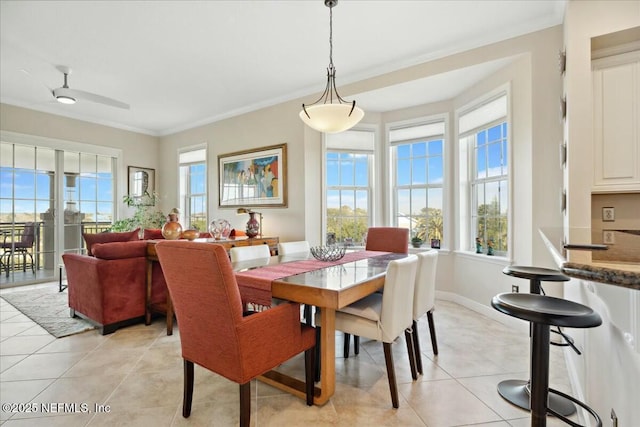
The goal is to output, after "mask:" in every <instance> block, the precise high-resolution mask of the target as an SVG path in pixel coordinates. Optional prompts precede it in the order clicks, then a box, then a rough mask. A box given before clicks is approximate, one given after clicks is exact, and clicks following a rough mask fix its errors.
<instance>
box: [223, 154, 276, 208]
mask: <svg viewBox="0 0 640 427" xmlns="http://www.w3.org/2000/svg"><path fill="white" fill-rule="evenodd" d="M218 163H219V164H218V166H219V167H218V170H219V180H218V183H219V206H220V207H251V206H274V207H276V206H280V207H282V206H287V144H280V145H272V146H269V147H263V148H258V149H254V150H246V151H238V152H235V153H229V154H221V155H219V156H218Z"/></svg>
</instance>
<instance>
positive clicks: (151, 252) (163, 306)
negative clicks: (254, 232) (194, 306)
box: [144, 237, 280, 335]
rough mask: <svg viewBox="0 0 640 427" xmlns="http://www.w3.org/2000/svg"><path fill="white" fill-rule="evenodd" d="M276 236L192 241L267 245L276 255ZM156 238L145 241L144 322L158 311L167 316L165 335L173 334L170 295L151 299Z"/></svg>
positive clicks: (147, 323)
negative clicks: (164, 300) (156, 301)
mask: <svg viewBox="0 0 640 427" xmlns="http://www.w3.org/2000/svg"><path fill="white" fill-rule="evenodd" d="M279 241H280V240H279V238H278V237H253V238H248V237H238V238H235V239H226V240H216V239H195V240H194V242H199V243H203V244H206V243H215V244H218V245H222V246H224V247H225V249H226V250H227V253H228V252H229V250H230V249H231V248H234V247H238V246H255V245H269V251H270V252H271V255H278V242H279ZM157 242H158V241H157V240H149V241H148V242H147V289H146V298H145V317H144V319H145V324H146V325H150V324H151V315H152V314H153V313H160V314H164V315H166V316H167V335H173V304H172V303H171V297H170V296H169V293H168V292H167V300H166V302H164V303H153V302H152V301H151V285H152V283H153V263H154V262H158V254H157V253H156V243H157Z"/></svg>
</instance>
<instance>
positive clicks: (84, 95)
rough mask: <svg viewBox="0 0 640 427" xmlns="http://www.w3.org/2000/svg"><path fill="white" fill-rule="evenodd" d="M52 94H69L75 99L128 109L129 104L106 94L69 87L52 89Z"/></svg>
mask: <svg viewBox="0 0 640 427" xmlns="http://www.w3.org/2000/svg"><path fill="white" fill-rule="evenodd" d="M53 94H54V96H56V97H57V96H59V95H63V96H70V97H72V98H75V99H83V100H85V101H90V102H95V103H97V104H104V105H108V106H110V107H116V108H123V109H125V110H128V109H129V104H125V103H124V102H121V101H117V100H115V99H112V98H107V97H106V96H102V95H96V94H95V93H91V92H85V91H83V90H77V89H70V88H64V87H61V88H58V89H55V90H54V91H53Z"/></svg>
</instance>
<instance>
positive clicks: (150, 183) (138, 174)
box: [128, 166, 156, 205]
mask: <svg viewBox="0 0 640 427" xmlns="http://www.w3.org/2000/svg"><path fill="white" fill-rule="evenodd" d="M128 174H129V186H128V192H129V197H130V198H131V204H134V205H153V204H154V200H155V198H154V197H153V193H154V192H155V191H156V170H155V169H149V168H141V167H138V166H129V167H128Z"/></svg>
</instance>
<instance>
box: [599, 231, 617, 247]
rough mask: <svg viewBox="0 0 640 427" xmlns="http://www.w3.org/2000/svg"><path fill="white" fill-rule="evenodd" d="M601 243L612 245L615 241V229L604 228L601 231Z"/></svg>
mask: <svg viewBox="0 0 640 427" xmlns="http://www.w3.org/2000/svg"><path fill="white" fill-rule="evenodd" d="M602 243H604V244H605V245H613V244H615V243H616V238H615V231H613V230H604V231H603V232H602Z"/></svg>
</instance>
